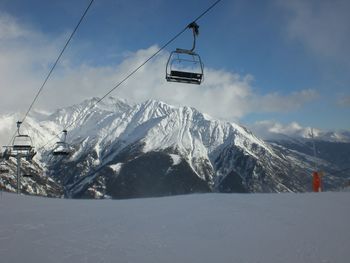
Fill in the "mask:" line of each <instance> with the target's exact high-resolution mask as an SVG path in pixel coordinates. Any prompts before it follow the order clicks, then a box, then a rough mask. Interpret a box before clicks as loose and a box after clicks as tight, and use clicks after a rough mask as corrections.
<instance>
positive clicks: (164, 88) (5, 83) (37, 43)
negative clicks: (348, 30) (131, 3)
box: [0, 14, 317, 120]
mask: <svg viewBox="0 0 350 263" xmlns="http://www.w3.org/2000/svg"><path fill="white" fill-rule="evenodd" d="M2 16H3V14H2V15H1V14H0V21H6V23H0V32H6V31H5V29H3V27H4V24H5V26H8V27H10V28H13V30H10V31H9V32H10V33H8V34H9V35H11V37H6V34H5V36H4V37H3V38H2V39H0V41H1V48H0V89H1V96H0V112H1V111H19V110H22V111H24V110H26V109H27V108H28V106H29V104H30V102H31V101H32V99H33V97H34V95H35V94H36V92H37V90H38V89H39V87H40V85H41V84H42V81H43V78H44V77H45V76H46V74H47V72H48V70H49V67H50V66H51V63H53V61H54V59H55V58H56V56H57V54H58V52H59V50H60V47H61V46H62V45H63V43H64V41H62V39H63V36H60V37H59V38H57V39H53V40H52V39H49V38H48V37H46V36H44V35H43V34H41V33H40V32H32V31H33V30H32V31H30V30H28V29H22V28H23V27H22V26H21V25H20V24H18V23H17V22H16V20H15V19H11V18H9V17H8V16H7V18H6V19H1V17H2ZM16 32H18V33H16ZM21 32H26V33H21ZM23 39H24V40H23ZM75 44H76V43H75ZM157 49H158V47H157V46H152V47H149V48H147V49H142V50H138V51H136V52H128V53H127V55H126V56H125V59H124V60H123V62H122V63H121V64H119V65H117V66H113V67H112V66H94V65H90V64H80V65H77V64H76V63H74V64H73V63H70V60H69V59H68V58H67V57H64V61H62V63H60V64H59V65H58V67H57V68H56V70H55V72H54V73H53V75H52V78H51V79H50V80H49V82H48V83H47V85H46V87H45V89H44V91H43V92H42V94H41V96H40V97H39V100H38V101H37V104H36V105H35V107H36V108H41V109H45V110H50V109H54V108H58V107H63V106H68V105H71V104H74V103H79V102H81V101H82V100H83V99H86V98H89V97H94V96H100V97H101V96H103V95H104V94H105V93H106V92H107V91H108V90H110V89H111V88H113V87H114V86H115V85H116V84H117V83H118V82H119V81H120V80H121V79H123V78H124V77H125V76H126V75H127V74H128V73H130V72H131V71H132V70H133V69H135V67H136V66H138V65H140V64H141V63H142V62H143V61H145V59H146V58H148V57H149V56H150V55H151V54H153V53H154V52H155V51H156V50H157ZM168 55H169V54H168V53H167V52H163V53H162V54H160V55H159V56H158V57H156V58H155V59H153V60H152V61H151V62H149V63H148V64H146V66H145V67H143V68H142V69H140V71H139V72H137V73H136V74H135V75H134V76H133V77H132V78H130V79H129V80H127V82H126V83H124V84H123V85H122V86H120V87H119V88H118V90H117V91H115V92H113V93H112V95H113V96H116V97H122V98H126V99H129V100H131V101H135V102H139V101H144V100H146V99H149V98H154V99H159V100H162V101H165V102H168V103H170V104H175V105H188V106H193V107H196V108H197V109H199V110H201V111H203V112H205V113H208V114H210V115H212V116H214V117H217V118H221V119H227V120H237V119H240V118H242V117H243V116H245V115H246V114H248V113H251V112H276V111H277V112H281V111H282V112H283V111H292V110H297V109H299V108H301V107H302V106H303V105H304V104H305V103H307V102H308V101H310V100H314V99H315V98H316V97H317V94H316V93H315V91H313V90H311V89H307V90H301V91H298V92H294V93H291V94H284V95H281V94H278V93H272V94H262V95H261V94H260V95H259V94H256V92H255V91H254V88H253V87H252V80H253V77H252V76H250V75H246V76H240V75H238V74H235V73H232V72H227V71H224V70H217V69H212V68H206V69H205V81H204V84H202V85H200V86H197V85H188V84H178V83H167V82H166V80H165V64H166V60H167V56H168ZM72 56H73V57H72ZM70 59H71V60H72V61H73V60H74V54H70Z"/></svg>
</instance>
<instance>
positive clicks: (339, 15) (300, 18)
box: [276, 0, 350, 63]
mask: <svg viewBox="0 0 350 263" xmlns="http://www.w3.org/2000/svg"><path fill="white" fill-rule="evenodd" d="M276 2H277V3H278V4H279V6H281V7H282V8H283V9H284V10H285V11H287V16H286V17H287V24H286V30H287V33H288V35H289V37H290V38H291V39H294V40H297V41H300V42H301V43H302V44H304V45H305V46H306V47H307V48H309V49H310V50H312V51H313V52H314V53H315V54H317V55H321V56H322V57H329V58H333V59H336V60H341V61H343V62H346V63H348V62H349V61H348V60H349V59H350V27H349V24H350V19H349V12H350V2H349V1H348V0H334V1H318V0H293V1H285V0H276Z"/></svg>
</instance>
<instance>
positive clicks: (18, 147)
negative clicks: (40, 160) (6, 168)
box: [12, 135, 33, 151]
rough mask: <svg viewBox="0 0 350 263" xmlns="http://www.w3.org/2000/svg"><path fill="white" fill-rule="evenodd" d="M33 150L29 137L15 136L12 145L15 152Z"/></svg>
mask: <svg viewBox="0 0 350 263" xmlns="http://www.w3.org/2000/svg"><path fill="white" fill-rule="evenodd" d="M32 148H33V147H32V140H31V138H30V137H29V136H28V135H17V136H15V138H14V140H13V144H12V149H13V150H14V151H31V150H32Z"/></svg>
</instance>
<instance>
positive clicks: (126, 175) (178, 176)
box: [107, 152, 210, 198]
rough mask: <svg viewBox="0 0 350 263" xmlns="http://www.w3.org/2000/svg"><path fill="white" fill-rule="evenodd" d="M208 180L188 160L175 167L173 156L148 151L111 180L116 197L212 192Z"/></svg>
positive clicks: (109, 190) (110, 188) (111, 191)
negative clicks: (196, 171)
mask: <svg viewBox="0 0 350 263" xmlns="http://www.w3.org/2000/svg"><path fill="white" fill-rule="evenodd" d="M209 191H210V187H209V185H208V183H207V182H206V181H204V180H202V179H201V178H199V177H198V175H197V174H195V173H194V172H193V170H192V169H191V168H190V167H189V165H188V163H187V162H181V163H179V164H178V165H175V166H173V163H172V160H171V158H170V157H169V155H167V154H165V153H162V152H149V153H145V154H143V155H141V156H139V157H138V158H136V159H134V160H131V161H129V162H127V163H125V164H124V165H123V167H122V168H121V171H120V173H119V174H118V175H116V176H113V177H112V178H110V179H109V180H108V181H107V194H108V195H110V196H112V197H113V198H131V197H151V196H164V195H177V194H188V193H198V192H201V193H202V192H209Z"/></svg>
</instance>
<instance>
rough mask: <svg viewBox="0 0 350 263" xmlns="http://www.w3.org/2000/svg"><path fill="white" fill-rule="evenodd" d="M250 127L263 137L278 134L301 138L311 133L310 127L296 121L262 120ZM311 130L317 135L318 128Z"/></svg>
mask: <svg viewBox="0 0 350 263" xmlns="http://www.w3.org/2000/svg"><path fill="white" fill-rule="evenodd" d="M250 128H251V129H252V130H253V131H254V132H255V133H256V134H258V135H259V136H261V137H262V138H265V139H271V138H276V136H278V135H280V134H283V135H287V136H291V137H302V138H309V137H310V135H311V127H303V126H301V125H300V124H299V123H297V122H291V123H287V124H282V123H280V122H277V121H273V120H263V121H258V122H255V123H254V124H253V125H251V127H250ZM313 132H314V135H315V136H317V135H318V134H319V133H320V130H318V129H313Z"/></svg>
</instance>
